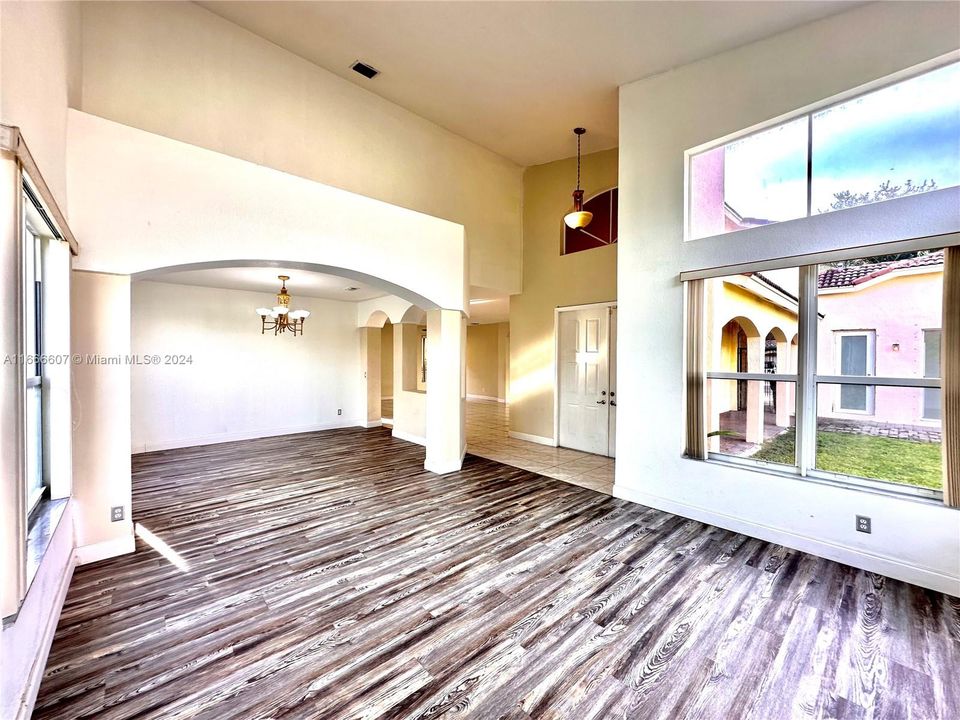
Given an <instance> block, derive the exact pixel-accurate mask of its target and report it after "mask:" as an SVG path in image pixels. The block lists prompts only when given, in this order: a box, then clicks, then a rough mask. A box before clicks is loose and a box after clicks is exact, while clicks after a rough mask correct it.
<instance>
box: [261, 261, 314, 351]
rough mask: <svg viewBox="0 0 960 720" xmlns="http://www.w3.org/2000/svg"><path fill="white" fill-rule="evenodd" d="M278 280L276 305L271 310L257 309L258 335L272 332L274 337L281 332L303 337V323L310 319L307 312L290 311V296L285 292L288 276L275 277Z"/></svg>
mask: <svg viewBox="0 0 960 720" xmlns="http://www.w3.org/2000/svg"><path fill="white" fill-rule="evenodd" d="M277 278H278V279H279V280H280V292H278V293H277V304H276V305H275V306H274V307H273V308H265V307H260V308H257V315H259V316H260V334H261V335H263V334H265V333H266V332H267V330H273V334H274V335H279V334H280V333H282V332H288V331H289V332H291V333H293V335H295V336H296V335H303V321H304V320H306V319H307V318H308V317H310V311H309V310H290V294H289V293H288V292H287V280H289V279H290V276H289V275H277Z"/></svg>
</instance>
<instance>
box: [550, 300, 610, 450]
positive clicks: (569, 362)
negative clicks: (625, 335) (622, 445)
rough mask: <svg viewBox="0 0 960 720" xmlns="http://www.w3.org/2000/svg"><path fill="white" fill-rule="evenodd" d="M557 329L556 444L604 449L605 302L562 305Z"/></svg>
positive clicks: (607, 422)
mask: <svg viewBox="0 0 960 720" xmlns="http://www.w3.org/2000/svg"><path fill="white" fill-rule="evenodd" d="M558 335H559V337H558V346H557V356H558V357H557V360H558V363H559V385H560V387H559V398H558V400H559V403H558V404H559V409H560V423H559V424H560V428H559V429H560V438H559V444H560V445H562V446H563V447H568V448H573V449H575V450H583V451H584V452H589V453H596V454H598V455H606V454H607V452H608V451H609V438H610V412H609V410H610V404H609V401H610V397H609V395H608V391H609V385H608V383H609V375H610V368H609V343H608V339H609V308H608V307H607V306H605V305H603V306H597V307H590V308H584V309H579V310H565V311H562V312H561V313H560V315H559V328H558Z"/></svg>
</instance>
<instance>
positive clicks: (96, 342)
mask: <svg viewBox="0 0 960 720" xmlns="http://www.w3.org/2000/svg"><path fill="white" fill-rule="evenodd" d="M70 308H71V329H72V332H71V335H72V337H71V342H72V346H73V348H72V349H73V359H74V363H73V387H74V390H75V400H74V405H73V497H74V501H75V502H76V504H77V509H76V516H75V517H76V528H77V557H78V558H79V560H80V562H81V563H86V562H94V561H95V560H100V559H103V558H106V557H113V556H114V555H122V554H123V553H127V552H133V550H134V539H133V523H132V522H131V518H130V513H131V483H130V365H129V354H130V277H129V276H128V275H109V274H104V273H93V272H74V273H73V276H72V278H71V288H70ZM118 506H119V507H122V508H123V520H121V521H119V522H112V521H111V508H113V507H118Z"/></svg>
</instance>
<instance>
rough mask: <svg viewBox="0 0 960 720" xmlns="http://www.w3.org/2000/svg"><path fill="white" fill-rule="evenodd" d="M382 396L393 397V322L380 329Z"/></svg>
mask: <svg viewBox="0 0 960 720" xmlns="http://www.w3.org/2000/svg"><path fill="white" fill-rule="evenodd" d="M380 397H381V398H391V397H393V324H392V323H389V322H388V323H384V325H383V328H381V330H380Z"/></svg>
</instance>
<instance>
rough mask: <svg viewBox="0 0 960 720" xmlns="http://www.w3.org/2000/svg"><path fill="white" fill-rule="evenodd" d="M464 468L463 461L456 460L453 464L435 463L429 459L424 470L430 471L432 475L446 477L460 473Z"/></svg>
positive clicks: (424, 465)
mask: <svg viewBox="0 0 960 720" xmlns="http://www.w3.org/2000/svg"><path fill="white" fill-rule="evenodd" d="M462 467H463V460H462V459H460V460H455V461H453V462H435V461H433V460H431V459H430V458H427V459H426V460H424V462H423V469H424V470H429V471H430V472H432V473H436V474H437V475H446V474H447V473H454V472H459V471H460V469H461V468H462Z"/></svg>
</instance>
